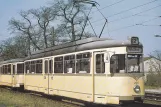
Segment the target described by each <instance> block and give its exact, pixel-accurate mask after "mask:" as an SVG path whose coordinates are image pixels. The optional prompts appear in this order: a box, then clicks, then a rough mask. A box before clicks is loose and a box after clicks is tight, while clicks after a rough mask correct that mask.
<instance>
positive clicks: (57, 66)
mask: <svg viewBox="0 0 161 107" xmlns="http://www.w3.org/2000/svg"><path fill="white" fill-rule="evenodd" d="M54 73H63V57H62V56H61V57H55V58H54Z"/></svg>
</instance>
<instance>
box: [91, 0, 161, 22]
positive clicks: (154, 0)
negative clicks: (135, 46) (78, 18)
mask: <svg viewBox="0 0 161 107" xmlns="http://www.w3.org/2000/svg"><path fill="white" fill-rule="evenodd" d="M156 1H158V0H153V1H150V2H147V3H144V4H142V5H138V6H135V7H132V8H130V9H127V10H123V11H120V12H118V13H115V14H112V15H110V16H107V18H109V17H113V16H116V15H119V14H122V13H125V12H128V11H130V10H133V9H136V8H139V7H142V6H145V5H148V4H151V3H154V2H156ZM100 20H103V19H98V20H95V21H93V22H92V23H95V22H98V21H100Z"/></svg>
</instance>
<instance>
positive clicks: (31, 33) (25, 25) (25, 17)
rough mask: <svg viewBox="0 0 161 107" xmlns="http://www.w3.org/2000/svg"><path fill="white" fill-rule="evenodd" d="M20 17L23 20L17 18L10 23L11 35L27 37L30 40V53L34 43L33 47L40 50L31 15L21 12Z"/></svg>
mask: <svg viewBox="0 0 161 107" xmlns="http://www.w3.org/2000/svg"><path fill="white" fill-rule="evenodd" d="M20 16H21V17H22V20H17V19H15V18H12V19H11V20H10V21H9V26H10V30H11V31H12V32H11V33H20V34H23V35H26V36H27V38H28V44H29V47H28V52H30V46H31V44H30V43H32V44H33V47H34V48H35V49H37V50H40V47H39V46H38V45H37V43H36V42H37V41H36V38H34V37H35V29H34V28H35V25H33V24H32V21H31V18H30V17H29V16H30V13H29V12H28V11H27V12H26V11H21V12H20Z"/></svg>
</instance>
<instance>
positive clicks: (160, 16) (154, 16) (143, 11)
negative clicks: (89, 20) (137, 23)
mask: <svg viewBox="0 0 161 107" xmlns="http://www.w3.org/2000/svg"><path fill="white" fill-rule="evenodd" d="M160 6H161V5H157V6H155V7H152V8H150V9H147V10H144V11H141V12H138V13H136V14H133V15H130V16H125V17H122V18H118V19H115V20H112V21H109V22H108V23H113V22H116V21H120V20H123V19H127V18H130V17H133V16H137V15H139V14H141V13H145V12H148V11H151V10H153V9H156V8H158V7H160ZM154 17H157V18H159V17H161V16H154ZM99 25H100V24H99ZM99 25H95V26H99Z"/></svg>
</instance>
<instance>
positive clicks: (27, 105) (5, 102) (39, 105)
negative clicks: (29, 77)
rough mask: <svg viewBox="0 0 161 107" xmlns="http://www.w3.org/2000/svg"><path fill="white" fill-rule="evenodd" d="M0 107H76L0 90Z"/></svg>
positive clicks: (149, 102) (148, 102)
mask: <svg viewBox="0 0 161 107" xmlns="http://www.w3.org/2000/svg"><path fill="white" fill-rule="evenodd" d="M144 103H146V104H154V105H161V102H156V101H148V100H145V101H144ZM0 107H78V106H76V105H73V104H69V103H65V102H61V101H56V100H52V99H48V98H44V97H40V96H35V95H31V94H28V93H20V92H16V91H12V90H7V89H4V88H0Z"/></svg>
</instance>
